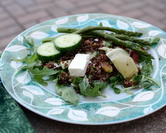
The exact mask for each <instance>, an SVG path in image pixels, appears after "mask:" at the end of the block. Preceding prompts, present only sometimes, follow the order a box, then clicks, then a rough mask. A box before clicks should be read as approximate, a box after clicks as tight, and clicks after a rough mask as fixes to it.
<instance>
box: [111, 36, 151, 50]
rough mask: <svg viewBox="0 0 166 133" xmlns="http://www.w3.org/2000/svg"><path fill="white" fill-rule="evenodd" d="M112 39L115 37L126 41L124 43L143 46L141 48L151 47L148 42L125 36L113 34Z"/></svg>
mask: <svg viewBox="0 0 166 133" xmlns="http://www.w3.org/2000/svg"><path fill="white" fill-rule="evenodd" d="M114 37H116V38H118V39H121V40H126V41H131V42H134V43H138V44H139V45H140V46H143V47H144V46H152V45H153V44H152V43H150V42H149V41H145V40H143V39H138V38H136V37H129V36H126V35H117V34H115V35H114Z"/></svg>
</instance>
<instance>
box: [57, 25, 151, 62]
mask: <svg viewBox="0 0 166 133" xmlns="http://www.w3.org/2000/svg"><path fill="white" fill-rule="evenodd" d="M81 30H82V29H81ZM57 31H58V32H61V33H62V32H63V33H72V32H74V33H83V32H82V31H81V32H75V31H78V29H76V28H62V27H59V28H57ZM79 31H80V30H79ZM86 32H88V30H86ZM88 33H90V34H93V35H97V36H100V37H103V38H105V39H107V40H110V41H112V42H114V43H115V44H117V45H121V46H125V47H128V48H130V49H133V50H135V51H137V52H138V53H140V54H143V55H145V56H148V57H149V58H151V59H153V56H151V55H150V54H149V53H148V52H146V51H144V50H142V49H141V48H140V47H139V46H138V45H136V44H135V43H133V42H129V41H127V42H125V41H122V40H120V39H118V38H116V37H114V36H113V35H109V34H106V33H103V32H101V31H90V32H88Z"/></svg>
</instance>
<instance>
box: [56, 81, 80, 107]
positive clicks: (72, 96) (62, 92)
mask: <svg viewBox="0 0 166 133" xmlns="http://www.w3.org/2000/svg"><path fill="white" fill-rule="evenodd" d="M54 82H55V83H56V87H55V92H56V94H58V95H59V96H61V97H62V99H63V100H65V101H66V102H69V103H71V104H73V105H77V104H78V101H79V96H78V94H77V93H76V92H75V90H74V89H72V88H70V87H66V86H63V85H59V84H58V79H55V80H54Z"/></svg>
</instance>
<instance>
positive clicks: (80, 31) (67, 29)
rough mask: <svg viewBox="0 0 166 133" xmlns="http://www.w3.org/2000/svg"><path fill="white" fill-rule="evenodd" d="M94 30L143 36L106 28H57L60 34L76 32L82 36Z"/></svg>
mask: <svg viewBox="0 0 166 133" xmlns="http://www.w3.org/2000/svg"><path fill="white" fill-rule="evenodd" d="M93 30H108V31H112V32H115V33H117V34H124V35H128V36H141V35H142V33H140V32H133V31H126V30H119V29H114V28H111V27H104V26H88V27H85V28H81V29H77V28H63V27H59V28H57V31H58V32H64V31H66V32H67V33H72V32H74V33H77V34H82V33H84V32H89V31H93Z"/></svg>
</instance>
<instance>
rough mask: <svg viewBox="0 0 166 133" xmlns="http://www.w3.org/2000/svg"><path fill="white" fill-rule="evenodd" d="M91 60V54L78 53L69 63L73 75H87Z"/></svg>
mask: <svg viewBox="0 0 166 133" xmlns="http://www.w3.org/2000/svg"><path fill="white" fill-rule="evenodd" d="M89 60H90V54H76V55H75V57H74V59H73V60H72V61H71V63H70V65H69V68H68V69H69V73H70V75H71V76H85V73H86V69H87V67H88V64H89Z"/></svg>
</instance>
